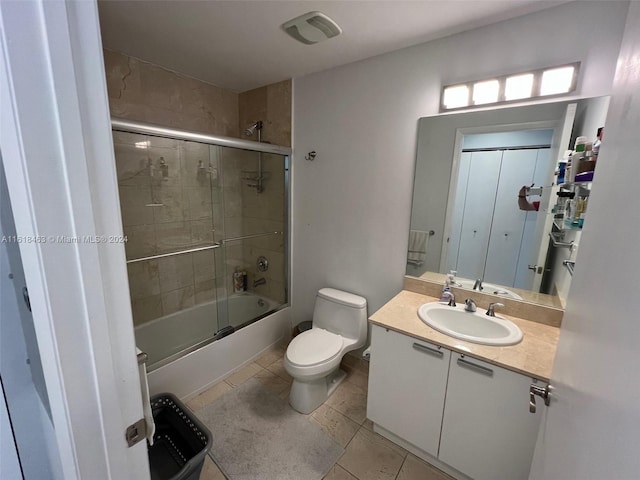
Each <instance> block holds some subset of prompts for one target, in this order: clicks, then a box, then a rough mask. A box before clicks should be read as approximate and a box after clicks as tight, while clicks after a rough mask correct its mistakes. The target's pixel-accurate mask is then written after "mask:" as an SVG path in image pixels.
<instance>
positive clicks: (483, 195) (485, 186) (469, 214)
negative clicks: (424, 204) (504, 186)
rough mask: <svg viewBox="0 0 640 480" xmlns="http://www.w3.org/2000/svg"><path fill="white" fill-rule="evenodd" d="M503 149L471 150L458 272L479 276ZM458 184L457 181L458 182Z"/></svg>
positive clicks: (485, 248) (485, 251) (466, 275)
mask: <svg viewBox="0 0 640 480" xmlns="http://www.w3.org/2000/svg"><path fill="white" fill-rule="evenodd" d="M501 157H502V152H500V151H497V150H494V151H490V152H473V154H472V155H471V164H470V167H469V179H468V181H467V195H466V197H465V204H464V213H463V218H462V228H461V233H460V244H459V247H458V261H457V263H456V270H457V271H458V275H459V276H461V277H465V278H472V279H475V278H482V276H483V273H484V266H485V261H486V258H487V245H488V244H489V235H490V233H491V218H492V217H493V207H494V205H495V201H496V188H497V186H498V178H499V176H500V159H501ZM458 185H460V183H459V184H458Z"/></svg>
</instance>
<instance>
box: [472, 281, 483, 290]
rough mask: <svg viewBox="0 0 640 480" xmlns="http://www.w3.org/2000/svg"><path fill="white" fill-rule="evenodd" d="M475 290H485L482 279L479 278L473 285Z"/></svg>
mask: <svg viewBox="0 0 640 480" xmlns="http://www.w3.org/2000/svg"><path fill="white" fill-rule="evenodd" d="M473 289H474V290H479V291H482V290H483V288H482V279H481V278H479V279H477V280H476V281H475V283H474V284H473Z"/></svg>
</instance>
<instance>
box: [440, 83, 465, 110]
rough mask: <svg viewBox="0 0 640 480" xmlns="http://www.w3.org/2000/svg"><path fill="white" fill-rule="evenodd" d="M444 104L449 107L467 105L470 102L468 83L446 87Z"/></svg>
mask: <svg viewBox="0 0 640 480" xmlns="http://www.w3.org/2000/svg"><path fill="white" fill-rule="evenodd" d="M442 104H443V105H444V107H445V108H447V109H449V108H460V107H466V106H467V105H468V104H469V87H468V86H467V85H453V86H451V87H447V88H445V90H444V94H443V96H442Z"/></svg>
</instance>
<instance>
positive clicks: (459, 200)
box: [446, 152, 471, 272]
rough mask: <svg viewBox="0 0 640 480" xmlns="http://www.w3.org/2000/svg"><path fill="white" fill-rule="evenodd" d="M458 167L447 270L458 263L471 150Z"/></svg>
mask: <svg viewBox="0 0 640 480" xmlns="http://www.w3.org/2000/svg"><path fill="white" fill-rule="evenodd" d="M459 165H460V166H459V168H458V181H457V183H456V192H455V197H454V200H453V213H452V214H451V234H450V235H449V238H448V239H447V242H448V245H446V249H447V272H448V271H450V270H455V269H456V268H457V267H456V264H457V263H458V250H459V248H460V233H461V231H462V218H463V216H464V204H465V199H466V198H467V183H468V182H469V167H470V166H471V152H462V153H461V154H460V164H459Z"/></svg>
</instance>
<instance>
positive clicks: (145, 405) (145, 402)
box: [136, 347, 156, 445]
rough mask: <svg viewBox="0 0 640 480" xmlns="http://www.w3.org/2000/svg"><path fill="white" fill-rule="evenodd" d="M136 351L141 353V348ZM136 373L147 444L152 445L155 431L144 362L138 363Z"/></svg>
mask: <svg viewBox="0 0 640 480" xmlns="http://www.w3.org/2000/svg"><path fill="white" fill-rule="evenodd" d="M136 353H137V354H141V353H142V350H140V349H139V348H138V347H136ZM138 374H139V375H140V389H141V391H142V413H143V415H144V421H145V423H146V424H147V441H148V442H149V445H153V434H154V433H155V432H156V423H155V422H154V421H153V411H152V410H151V399H150V397H149V382H148V381H147V364H146V362H143V363H138Z"/></svg>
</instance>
